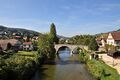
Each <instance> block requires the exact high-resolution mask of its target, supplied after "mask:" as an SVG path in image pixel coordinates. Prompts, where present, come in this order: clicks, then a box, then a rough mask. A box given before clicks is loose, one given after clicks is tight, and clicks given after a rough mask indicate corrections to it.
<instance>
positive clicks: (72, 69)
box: [32, 50, 96, 80]
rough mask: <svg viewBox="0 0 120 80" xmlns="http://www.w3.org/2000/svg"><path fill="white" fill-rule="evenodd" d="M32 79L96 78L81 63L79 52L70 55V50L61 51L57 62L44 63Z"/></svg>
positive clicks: (67, 79)
mask: <svg viewBox="0 0 120 80" xmlns="http://www.w3.org/2000/svg"><path fill="white" fill-rule="evenodd" d="M32 80H96V79H95V78H93V76H92V75H91V74H90V73H89V72H88V70H87V69H86V66H85V64H83V63H81V62H80V61H79V58H78V54H74V55H73V56H71V55H70V51H69V50H61V51H59V56H57V57H56V59H55V62H52V63H50V64H44V65H43V66H41V67H40V69H39V70H38V71H37V72H36V73H35V76H34V77H33V79H32Z"/></svg>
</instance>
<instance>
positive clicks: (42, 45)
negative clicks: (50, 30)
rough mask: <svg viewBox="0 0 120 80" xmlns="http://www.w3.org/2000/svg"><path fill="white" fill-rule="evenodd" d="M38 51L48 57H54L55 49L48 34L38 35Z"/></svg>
mask: <svg viewBox="0 0 120 80" xmlns="http://www.w3.org/2000/svg"><path fill="white" fill-rule="evenodd" d="M38 47H39V51H38V52H39V53H40V55H41V56H44V57H46V58H49V59H54V57H55V49H54V44H53V42H52V40H51V38H50V36H49V34H45V35H40V36H39V40H38Z"/></svg>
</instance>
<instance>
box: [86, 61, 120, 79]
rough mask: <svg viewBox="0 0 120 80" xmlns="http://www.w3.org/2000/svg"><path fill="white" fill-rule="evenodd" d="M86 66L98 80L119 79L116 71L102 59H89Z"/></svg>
mask: <svg viewBox="0 0 120 80" xmlns="http://www.w3.org/2000/svg"><path fill="white" fill-rule="evenodd" d="M87 66H88V69H89V70H90V72H91V73H92V74H93V75H94V76H95V77H96V78H100V80H120V75H119V74H118V72H117V71H116V70H115V69H114V68H112V67H110V66H108V65H107V64H105V63H104V62H102V61H97V60H94V59H93V60H89V61H88V62H87Z"/></svg>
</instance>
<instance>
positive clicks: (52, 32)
mask: <svg viewBox="0 0 120 80" xmlns="http://www.w3.org/2000/svg"><path fill="white" fill-rule="evenodd" d="M49 35H50V38H51V40H52V42H53V43H56V44H57V43H58V41H59V39H58V37H57V32H56V27H55V24H54V23H52V24H51V26H50V34H49Z"/></svg>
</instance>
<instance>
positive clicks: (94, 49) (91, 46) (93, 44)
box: [88, 37, 98, 51]
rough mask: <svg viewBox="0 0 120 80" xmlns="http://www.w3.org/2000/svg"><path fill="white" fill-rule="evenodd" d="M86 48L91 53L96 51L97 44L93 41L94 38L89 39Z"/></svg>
mask: <svg viewBox="0 0 120 80" xmlns="http://www.w3.org/2000/svg"><path fill="white" fill-rule="evenodd" d="M88 47H89V49H90V50H93V51H97V50H98V44H97V42H96V40H95V37H93V38H92V39H91V41H90V44H89V46H88Z"/></svg>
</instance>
